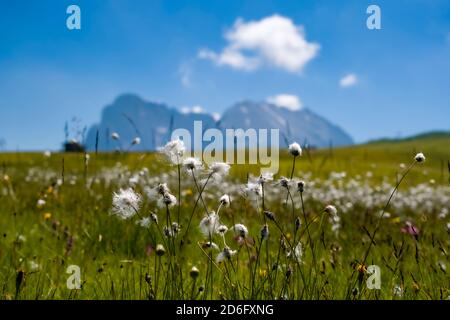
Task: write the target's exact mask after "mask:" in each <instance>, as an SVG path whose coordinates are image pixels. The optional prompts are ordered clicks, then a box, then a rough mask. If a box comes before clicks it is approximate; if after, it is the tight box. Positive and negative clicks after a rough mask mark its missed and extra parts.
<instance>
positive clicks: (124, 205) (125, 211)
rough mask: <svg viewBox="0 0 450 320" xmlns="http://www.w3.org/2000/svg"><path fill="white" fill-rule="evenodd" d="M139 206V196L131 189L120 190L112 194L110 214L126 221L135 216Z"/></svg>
mask: <svg viewBox="0 0 450 320" xmlns="http://www.w3.org/2000/svg"><path fill="white" fill-rule="evenodd" d="M140 204H141V196H140V195H139V194H138V193H136V192H135V191H134V190H133V189H131V188H128V189H120V190H119V192H118V193H116V192H114V193H113V208H112V213H113V214H115V215H117V216H118V217H119V218H122V219H128V218H131V217H132V216H134V215H135V214H136V211H137V210H139V206H140Z"/></svg>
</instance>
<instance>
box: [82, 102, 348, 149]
mask: <svg viewBox="0 0 450 320" xmlns="http://www.w3.org/2000/svg"><path fill="white" fill-rule="evenodd" d="M194 121H202V127H203V129H204V130H206V129H208V128H217V129H220V130H226V129H238V128H240V129H244V130H247V129H256V130H258V129H269V130H270V129H279V133H280V142H279V145H280V146H285V145H287V144H288V143H291V142H292V141H297V142H301V143H308V144H309V145H313V146H316V147H325V146H328V145H329V144H330V143H332V144H333V145H335V146H338V145H347V144H352V143H353V140H352V138H351V137H350V136H349V135H348V134H347V133H346V132H345V131H343V130H342V129H341V128H339V127H338V126H336V125H334V124H332V123H331V122H329V121H328V120H326V119H325V118H323V117H321V116H319V115H317V114H315V113H314V112H313V111H312V110H310V109H307V108H301V109H298V110H292V108H284V107H281V108H280V107H279V106H277V105H275V104H273V103H270V102H268V101H261V102H256V101H252V100H248V99H246V100H241V101H239V102H237V103H235V104H234V105H233V106H231V107H230V108H228V109H227V110H226V111H225V112H224V113H223V115H222V117H221V118H220V120H219V121H218V122H216V120H215V118H214V117H213V116H212V115H210V114H208V113H205V112H200V113H199V112H188V113H186V112H185V113H183V112H180V111H178V110H177V109H176V108H171V107H169V106H168V105H166V104H164V103H160V102H147V101H145V100H143V99H142V98H141V97H139V96H138V95H135V94H131V93H126V94H122V95H120V96H118V97H117V98H116V99H115V100H114V102H113V103H112V104H111V105H108V106H106V107H105V108H104V109H103V112H102V118H101V122H100V123H99V124H96V125H94V126H92V127H91V128H90V130H89V132H88V136H87V139H86V145H87V147H88V149H91V150H92V149H93V148H94V146H95V140H96V135H97V131H98V132H99V137H100V140H99V149H100V150H114V149H115V148H117V147H119V148H121V147H122V148H124V147H128V144H129V143H130V142H131V141H132V140H133V139H134V138H135V137H140V138H141V141H142V143H141V144H140V145H139V146H135V147H136V148H135V149H134V150H141V151H143V150H155V149H156V148H157V147H159V146H161V145H163V144H164V143H166V142H167V141H168V140H169V139H170V135H171V132H172V131H173V130H175V129H178V128H183V129H187V130H188V131H189V132H191V133H192V132H193V131H194V130H193V129H194ZM112 132H117V133H118V134H119V135H120V137H121V141H120V143H117V141H112V140H111V139H110V135H111V133H112Z"/></svg>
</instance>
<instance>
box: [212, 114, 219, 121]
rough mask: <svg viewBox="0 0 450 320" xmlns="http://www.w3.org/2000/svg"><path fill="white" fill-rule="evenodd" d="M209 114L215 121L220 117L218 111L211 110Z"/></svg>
mask: <svg viewBox="0 0 450 320" xmlns="http://www.w3.org/2000/svg"><path fill="white" fill-rule="evenodd" d="M211 116H212V117H213V119H214V120H215V121H219V120H220V118H221V115H220V113H218V112H213V113H212V114H211Z"/></svg>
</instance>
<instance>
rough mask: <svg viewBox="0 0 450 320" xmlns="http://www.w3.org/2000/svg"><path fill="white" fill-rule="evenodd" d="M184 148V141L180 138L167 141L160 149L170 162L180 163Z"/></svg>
mask: <svg viewBox="0 0 450 320" xmlns="http://www.w3.org/2000/svg"><path fill="white" fill-rule="evenodd" d="M185 151H186V148H185V146H184V142H183V141H182V140H180V139H175V140H172V141H169V142H168V143H167V144H166V145H165V146H164V147H162V148H161V149H160V152H162V153H163V154H164V155H166V157H167V158H168V159H169V161H170V162H172V164H180V163H181V159H182V158H183V155H184V152H185Z"/></svg>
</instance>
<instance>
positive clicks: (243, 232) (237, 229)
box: [233, 223, 248, 238]
mask: <svg viewBox="0 0 450 320" xmlns="http://www.w3.org/2000/svg"><path fill="white" fill-rule="evenodd" d="M233 230H234V234H235V235H237V236H240V237H242V238H246V237H247V235H248V229H247V227H246V226H244V225H243V224H240V223H238V224H235V225H234V226H233Z"/></svg>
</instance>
